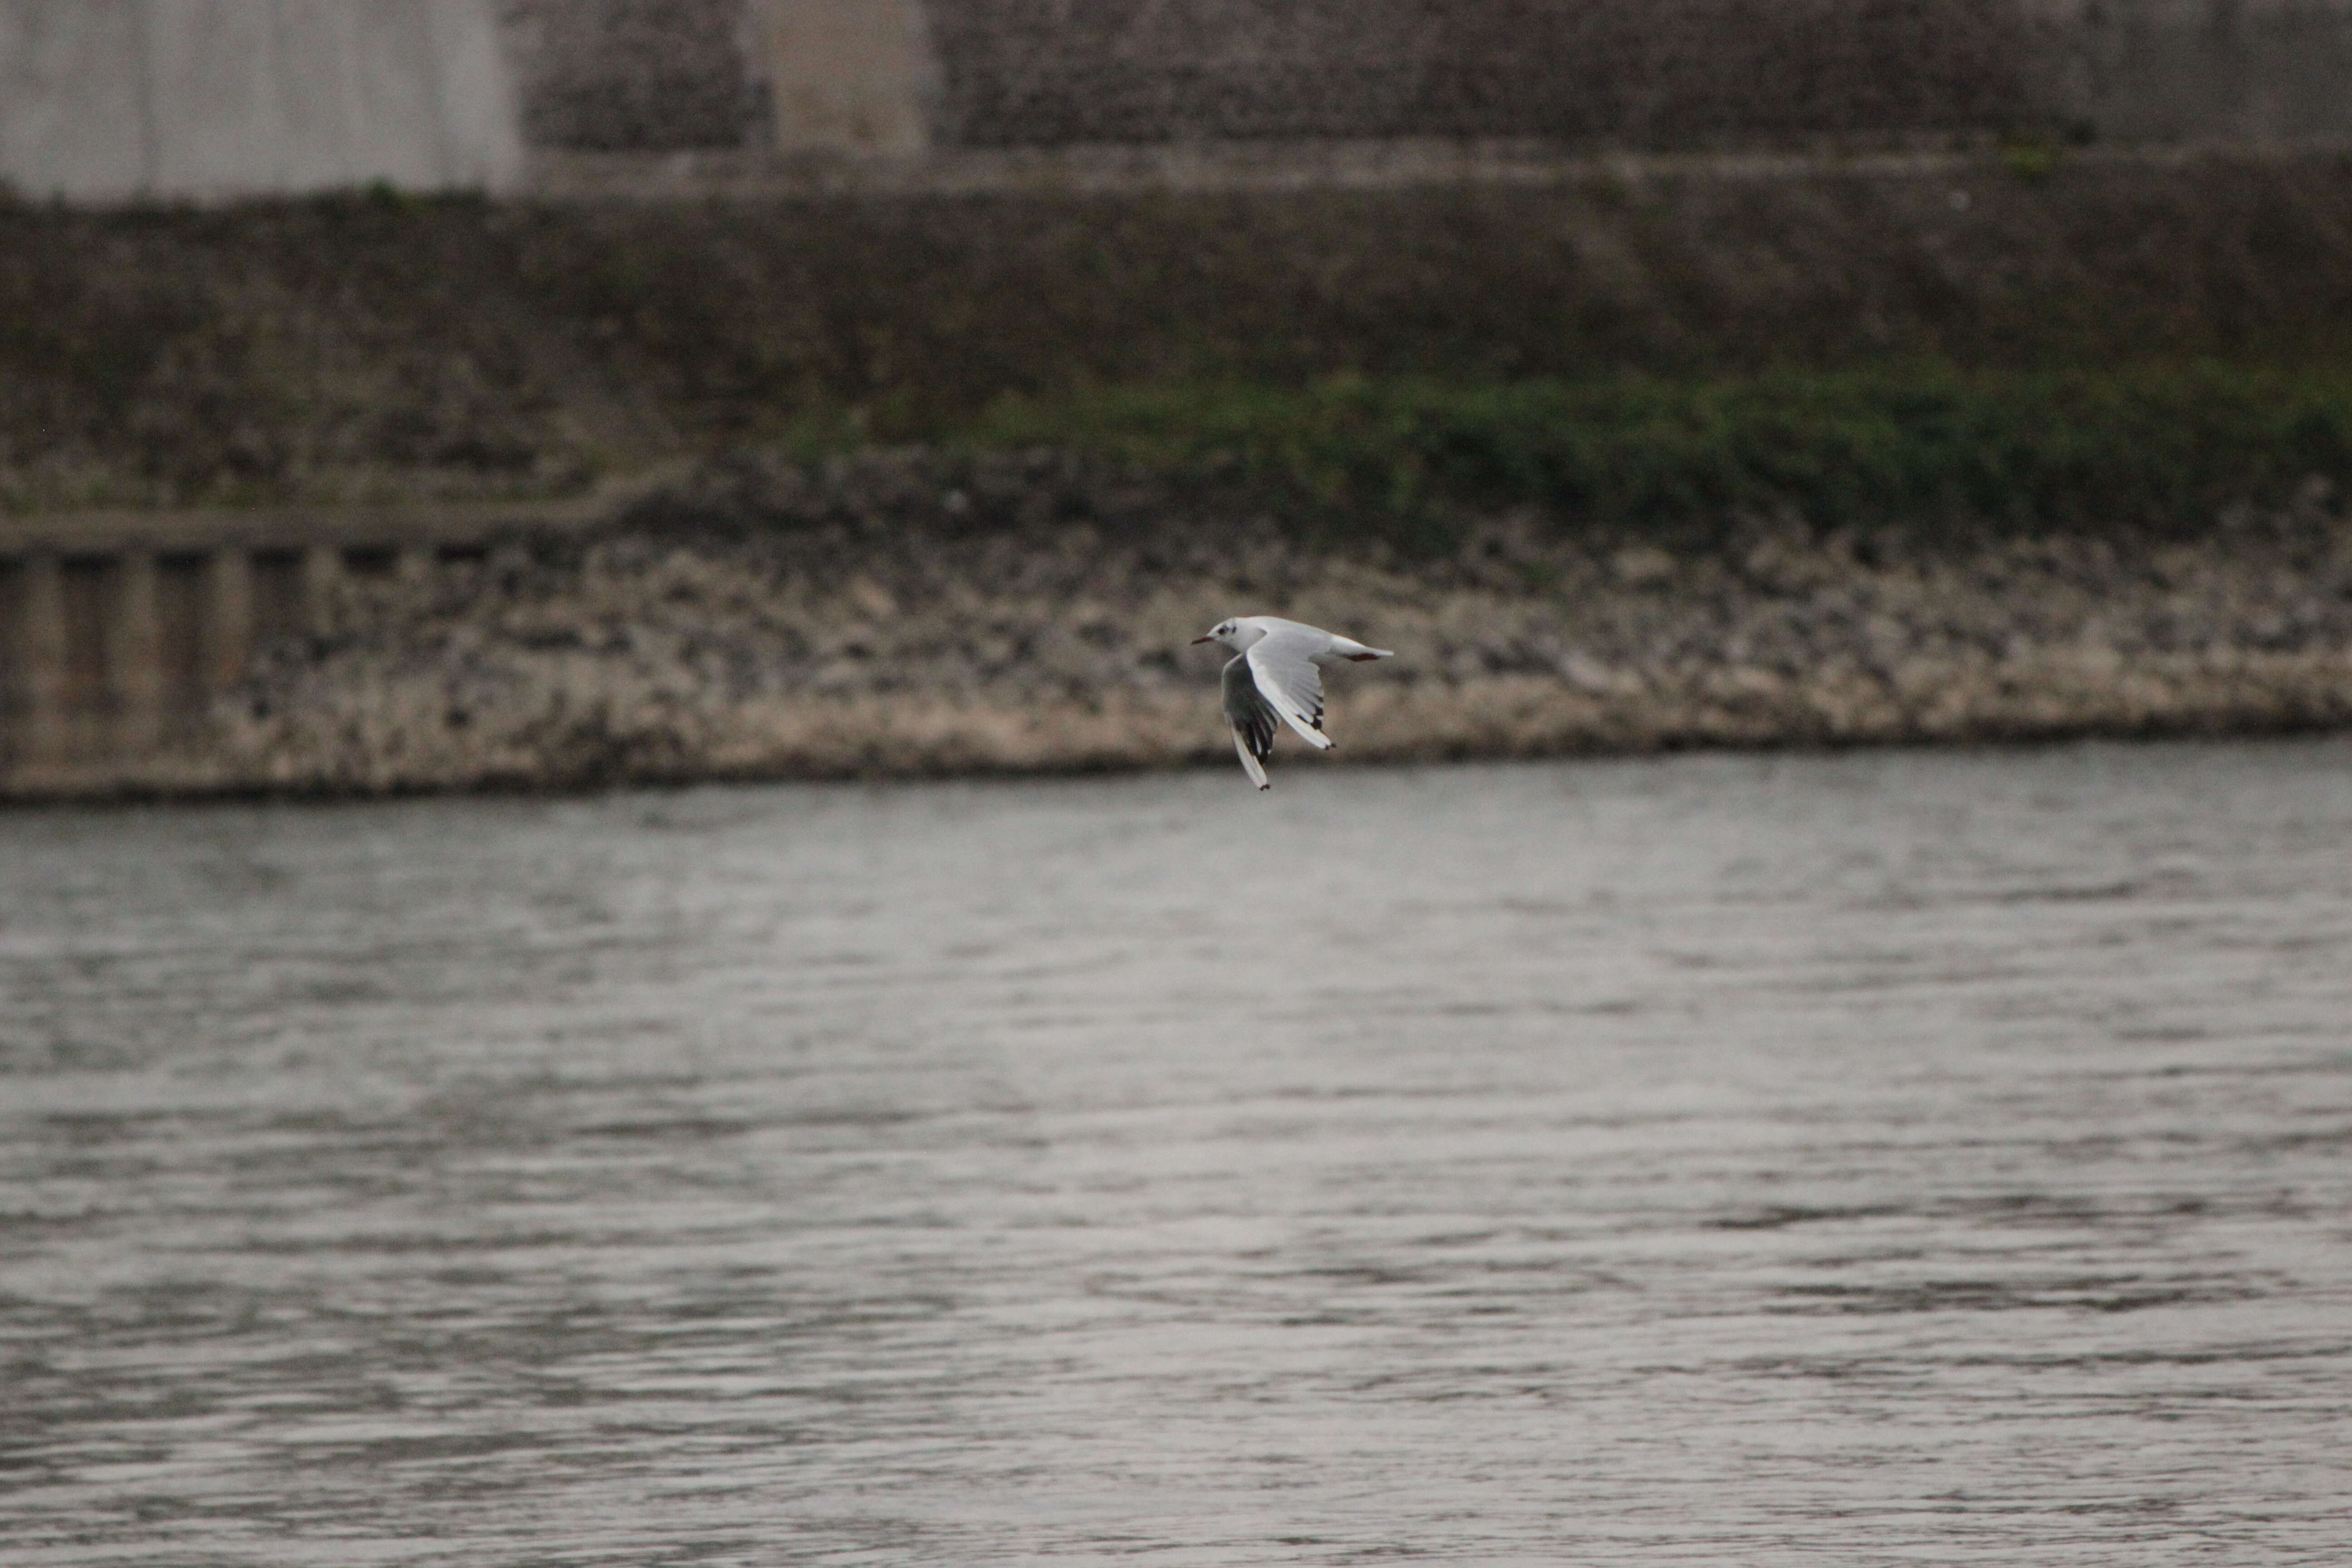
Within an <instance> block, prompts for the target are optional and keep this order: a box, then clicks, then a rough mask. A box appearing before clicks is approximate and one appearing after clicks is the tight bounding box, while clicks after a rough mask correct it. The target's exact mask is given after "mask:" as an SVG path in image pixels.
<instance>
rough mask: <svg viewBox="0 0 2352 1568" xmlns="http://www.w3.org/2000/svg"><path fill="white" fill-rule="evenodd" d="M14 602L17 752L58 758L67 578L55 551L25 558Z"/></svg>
mask: <svg viewBox="0 0 2352 1568" xmlns="http://www.w3.org/2000/svg"><path fill="white" fill-rule="evenodd" d="M22 593H23V595H24V596H23V598H22V600H21V601H20V603H19V608H20V617H19V620H18V623H17V649H16V652H17V657H18V658H20V659H21V660H22V661H23V663H22V665H21V666H20V668H22V670H23V671H24V673H23V676H22V678H21V679H20V680H19V682H18V687H17V689H18V690H20V691H21V692H22V693H23V694H24V700H25V727H24V747H23V750H22V752H21V753H20V754H21V755H22V757H23V758H24V760H25V761H26V762H28V763H59V762H63V761H64V760H65V753H66V584H65V574H64V572H63V570H62V569H61V568H60V566H59V563H58V557H57V554H56V552H54V551H47V550H42V551H37V552H34V553H33V554H32V555H30V556H28V557H27V558H26V562H25V572H24V582H23V584H22Z"/></svg>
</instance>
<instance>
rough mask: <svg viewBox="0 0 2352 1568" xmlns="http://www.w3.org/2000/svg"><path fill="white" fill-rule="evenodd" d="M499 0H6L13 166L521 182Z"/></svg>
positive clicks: (362, 180) (292, 181)
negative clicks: (493, 0)
mask: <svg viewBox="0 0 2352 1568" xmlns="http://www.w3.org/2000/svg"><path fill="white" fill-rule="evenodd" d="M521 171H522V143H521V137H520V129H519V121H518V117H517V112H516V105H515V98H514V93H513V89H512V87H511V85H510V83H509V77H508V72H507V69H506V65H505V61H504V59H503V58H502V56H501V54H500V47H499V33H498V27H497V18H496V16H494V15H493V12H492V7H491V5H490V4H489V0H0V178H5V179H6V180H7V181H8V182H9V183H10V184H14V185H15V186H16V187H17V188H18V189H19V190H20V191H23V192H25V193H26V194H27V195H37V196H40V195H52V194H58V195H66V196H68V197H75V198H80V199H86V200H113V199H122V198H127V197H136V196H163V197H178V196H187V197H219V196H234V195H252V194H261V193H273V192H276V193H284V192H299V191H314V190H325V189H332V188H336V187H339V186H348V185H357V184H366V183H369V182H372V181H377V180H382V181H385V182H388V183H390V184H394V185H398V186H401V187H404V188H408V189H416V190H447V189H469V188H471V189H488V190H499V189H503V188H508V187H510V186H512V185H514V184H516V183H517V182H518V181H519V179H520V174H521Z"/></svg>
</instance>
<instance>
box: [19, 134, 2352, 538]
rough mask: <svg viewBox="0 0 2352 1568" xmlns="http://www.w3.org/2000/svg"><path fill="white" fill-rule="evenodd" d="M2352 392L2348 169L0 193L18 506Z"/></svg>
mask: <svg viewBox="0 0 2352 1568" xmlns="http://www.w3.org/2000/svg"><path fill="white" fill-rule="evenodd" d="M2189 363H2222V364H2228V365H2232V366H2239V367H2248V368H2253V369H2260V370H2263V371H2272V370H2287V371H2293V370H2298V369H2304V368H2308V367H2315V366H2316V367H2327V366H2339V367H2340V366H2347V365H2352V156H2347V155H2343V154H2326V155H2320V154H2313V155H2304V156H2271V157H2263V156H2251V155H2224V154H2215V155H2210V156H2199V157H2188V158H2181V157H2132V156H2126V155H2121V154H2116V155H2105V154H2090V153H2072V154H2068V155H2066V156H2063V157H2061V158H2058V159H2057V160H2056V161H2055V162H2054V163H2052V162H2051V161H2049V160H2048V159H2037V160H2033V161H2032V162H2030V163H2026V162H2021V161H2019V160H2018V159H2016V158H2014V157H2004V156H2003V155H2001V154H2000V153H1996V152H1986V153H1976V154H1969V155H1964V156H1952V157H1923V158H1917V159H1910V160H1891V161H1885V162H1880V163H1854V162H1840V161H1838V160H1834V159H1823V160H1818V161H1815V162H1812V163H1801V162H1778V163H1774V162H1769V161H1768V162H1764V163H1756V162H1753V161H1740V160H1730V161H1717V162H1712V163H1710V162H1704V161H1701V162H1692V163H1673V162H1664V163H1659V162H1654V163H1646V164H1632V163H1628V164H1624V165H1622V166H1603V165H1598V164H1593V165H1581V166H1576V165H1562V166H1561V168H1560V170H1559V173H1558V174H1557V177H1554V178H1551V179H1549V180H1543V181H1538V182H1533V183H1528V182H1517V183H1508V184H1504V183H1489V184H1481V183H1477V182H1467V183H1463V184H1451V185H1422V186H1410V187H1402V188H1396V189H1386V190H1360V191H1330V190H1326V191H1291V192H1278V193H1277V192H1227V193H1192V194H1177V193H1166V194H1160V195H1138V194H1133V193H1129V194H1124V195H1101V194H1097V195H1087V194H1078V193H1057V192H1052V191H1040V192H1035V193H1030V194H1024V195H985V196H961V197H958V196H925V197H912V196H908V197H888V198H885V197H841V198H835V199H830V200H814V199H812V200H793V201H776V202H769V203H760V204H751V203H743V204H726V203H719V202H708V203H700V202H677V203H665V204H644V205H638V204H615V205H541V204H531V203H486V202H480V201H467V200H454V199H453V200H432V201H418V200H409V199H404V198H400V197H396V196H392V195H376V196H371V195H364V194H361V195H350V196H342V197H332V198H326V199H320V200H314V201H292V202H275V203H257V204H250V205H236V206H230V207H223V208H208V209H173V208H156V209H152V210H145V211H130V212H111V213H87V212H75V211H68V210H64V209H58V208H53V207H47V206H40V205H24V204H16V205H0V509H5V510H16V511H24V510H58V509H66V508H72V507H78V506H94V505H115V504H130V505H188V504H203V503H211V502H222V501H226V502H230V503H236V502H239V501H267V500H356V499H407V498H413V497H416V496H428V497H429V496H435V495H511V494H545V493H554V492H561V491H563V490H566V489H578V488H581V487H583V486H585V485H586V484H587V483H588V482H589V481H590V480H591V479H593V477H594V476H596V475H599V474H610V473H614V472H620V471H626V470H629V469H632V468H642V467H644V466H646V465H648V464H650V463H653V462H656V461H659V460H662V459H666V458H679V457H690V456H709V455H712V454H715V453H718V452H720V451H724V450H727V449H730V448H732V447H740V446H744V445H759V444H764V443H770V442H775V441H788V442H798V443H801V444H803V446H808V447H824V448H829V449H837V448H839V447H845V446H854V445H856V444H860V443H875V444H880V445H886V446H887V445H896V444H903V443H909V442H923V443H938V442H954V441H958V440H965V439H970V438H972V437H974V436H975V434H976V433H979V432H984V431H986V430H988V429H991V428H994V427H997V426H996V425H994V424H993V423H992V422H994V421H999V420H1001V419H1002V417H1003V412H1002V411H1003V405H1006V404H1007V403H1008V402H1012V401H1025V402H1027V403H1030V404H1033V405H1034V404H1045V405H1056V404H1060V405H1068V404H1071V403H1074V402H1083V401H1084V400H1086V399H1087V398H1089V397H1090V396H1092V395H1095V394H1097V393H1098V392H1099V391H1100V390H1101V389H1104V388H1117V387H1145V388H1152V387H1164V386H1171V385H1194V386H1199V385H1208V384H1213V385H1218V386H1225V387H1233V386H1245V387H1261V388H1271V389H1277V390H1281V389H1297V388H1300V387H1305V386H1308V385H1310V384H1315V383H1318V382H1322V381H1326V380H1328V379H1329V378H1331V377H1335V376H1357V377H1361V378H1364V379H1366V380H1368V381H1371V382H1375V383H1385V382H1390V381H1394V380H1400V379H1402V380H1421V381H1426V382H1433V383H1444V384H1498V383H1513V382H1522V381H1530V380H1542V381H1552V382H1567V383H1591V384H1601V385H1602V386H1608V385H1611V384H1614V383H1616V382H1617V381H1618V380H1620V379H1621V378H1622V377H1625V376H1627V375H1646V376H1650V377H1654V378H1658V379H1660V380H1663V381H1666V382H1674V383H1693V382H1703V381H1706V380H1709V379H1712V378H1717V377H1735V378H1739V377H1750V376H1755V375H1758V374H1763V373H1766V372H1769V371H1774V370H1813V371H1825V370H1849V371H1851V370H1869V369H1873V368H1877V367H1887V366H1895V367H1910V366H1920V365H1937V366H1944V367H1949V368H1951V369H1952V370H1954V371H1957V372H1959V373H1964V374H1973V373H1978V372H1987V371H2003V372H2020V373H2028V372H2060V371H2073V372H2084V373H2096V372H2104V371H2106V370H2110V369H2115V368H2119V367H2129V366H2135V365H2151V364H2173V365H2179V364H2189Z"/></svg>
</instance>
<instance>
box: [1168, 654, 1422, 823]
mask: <svg viewBox="0 0 2352 1568" xmlns="http://www.w3.org/2000/svg"><path fill="white" fill-rule="evenodd" d="M1192 640H1193V641H1194V642H1196V643H1203V642H1213V643H1223V645H1224V646H1225V647H1229V648H1232V649H1233V650H1234V658H1233V659H1232V661H1231V662H1229V663H1228V664H1227V665H1226V666H1225V674H1224V683H1223V684H1224V709H1225V722H1226V723H1227V724H1229V725H1231V726H1232V727H1233V731H1234V753H1235V754H1236V755H1238V756H1239V757H1240V758H1241V760H1242V771H1243V772H1244V773H1247V774H1249V776H1250V782H1251V783H1252V784H1255V785H1257V787H1258V788H1260V789H1265V788H1266V787H1267V784H1266V778H1265V762H1266V759H1267V758H1269V757H1271V756H1273V755H1274V736H1275V731H1276V730H1278V729H1280V728H1281V727H1282V725H1284V724H1287V725H1289V726H1290V727H1291V728H1292V729H1294V730H1296V731H1298V733H1299V736H1300V738H1301V739H1303V740H1305V741H1306V742H1307V744H1308V745H1310V746H1312V747H1314V748H1315V749H1316V750H1317V751H1318V752H1320V751H1327V750H1328V749H1329V748H1330V746H1331V743H1332V742H1331V737H1330V736H1328V735H1327V734H1325V733H1324V732H1323V672H1322V668H1321V667H1322V666H1324V665H1327V664H1337V663H1338V662H1339V660H1341V659H1349V660H1353V661H1357V662H1361V661H1362V660H1365V659H1370V658H1394V657H1395V656H1394V655H1393V654H1391V653H1390V652H1389V650H1388V649H1386V648H1384V647H1365V646H1364V645H1363V644H1362V643H1360V642H1357V641H1355V640H1353V639H1352V638H1349V637H1340V636H1339V635H1338V634H1337V633H1335V632H1327V631H1325V630H1324V629H1323V628H1322V627H1321V626H1308V625H1307V624H1306V623H1305V622H1303V621H1286V620H1284V619H1282V618H1281V617H1280V616H1235V617H1234V619H1232V620H1228V621H1220V622H1218V623H1217V625H1216V626H1214V627H1213V628H1212V629H1211V631H1210V632H1209V633H1208V635H1207V636H1205V637H1194V638H1193V639H1192Z"/></svg>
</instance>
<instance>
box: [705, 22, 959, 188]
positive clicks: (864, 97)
mask: <svg viewBox="0 0 2352 1568" xmlns="http://www.w3.org/2000/svg"><path fill="white" fill-rule="evenodd" d="M749 20H750V22H751V26H752V28H753V31H754V34H755V37H757V39H758V43H759V54H760V57H761V60H762V63H763V64H764V65H765V66H766V68H767V73H768V89H769V94H770V101H771V104H772V109H773V112H774V117H775V129H776V144H777V146H778V148H779V149H780V150H782V151H783V152H787V153H794V152H829V153H844V154H845V155H849V156H853V157H855V156H866V157H901V158H904V157H913V156H915V155H917V154H919V153H922V152H923V151H924V149H925V148H926V146H928V145H929V140H930V136H929V123H928V121H929V101H930V100H932V99H933V98H934V97H935V96H936V91H935V85H934V84H935V79H936V77H937V74H938V73H937V68H936V66H935V64H934V62H933V60H932V58H931V47H930V37H929V26H928V23H927V20H926V18H925V16H924V13H923V7H922V6H921V5H919V4H918V3H917V0H752V5H751V14H750V17H749Z"/></svg>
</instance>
